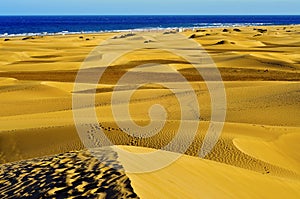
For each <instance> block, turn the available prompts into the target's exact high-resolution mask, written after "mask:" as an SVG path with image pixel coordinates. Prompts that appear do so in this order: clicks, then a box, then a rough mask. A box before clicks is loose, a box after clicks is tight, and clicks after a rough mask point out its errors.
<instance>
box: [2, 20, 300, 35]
mask: <svg viewBox="0 0 300 199" xmlns="http://www.w3.org/2000/svg"><path fill="white" fill-rule="evenodd" d="M292 24H300V15H298V16H291V15H290V16H278V15H276V16H265V15H262V16H249V15H247V16H211V15H210V16H203V15H201V16H0V36H2V37H3V36H9V35H11V36H14V35H39V34H50V35H51V34H60V33H65V34H66V33H69V34H72V33H91V32H109V31H122V30H145V29H167V28H204V27H231V26H232V27H233V26H259V25H292Z"/></svg>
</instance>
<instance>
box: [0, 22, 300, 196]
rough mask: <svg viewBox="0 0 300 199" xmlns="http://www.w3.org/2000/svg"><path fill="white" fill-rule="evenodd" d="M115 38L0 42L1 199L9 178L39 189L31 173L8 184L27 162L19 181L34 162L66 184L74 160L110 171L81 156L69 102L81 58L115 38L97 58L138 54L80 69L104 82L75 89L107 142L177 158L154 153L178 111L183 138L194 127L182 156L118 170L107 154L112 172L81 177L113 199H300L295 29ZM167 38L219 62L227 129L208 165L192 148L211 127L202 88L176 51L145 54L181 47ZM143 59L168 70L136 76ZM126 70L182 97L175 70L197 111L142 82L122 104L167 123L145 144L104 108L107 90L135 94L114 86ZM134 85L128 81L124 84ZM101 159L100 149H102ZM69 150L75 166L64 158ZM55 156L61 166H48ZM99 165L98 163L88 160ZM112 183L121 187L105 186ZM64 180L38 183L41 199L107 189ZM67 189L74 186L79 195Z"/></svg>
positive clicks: (145, 119)
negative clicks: (130, 45) (119, 52)
mask: <svg viewBox="0 0 300 199" xmlns="http://www.w3.org/2000/svg"><path fill="white" fill-rule="evenodd" d="M124 34H125V33H114V32H110V33H98V34H72V35H55V36H47V35H46V36H21V37H7V38H6V39H5V38H1V39H0V102H1V111H0V163H1V165H0V176H1V180H0V184H1V185H2V186H0V195H1V196H3V197H5V196H6V195H7V194H8V193H9V191H10V190H12V189H13V184H12V183H9V181H10V180H12V179H13V178H16V179H19V180H20V181H22V180H28V183H24V184H23V186H22V188H20V189H25V188H26V186H29V185H31V186H33V185H35V186H36V187H45V186H46V184H47V183H45V184H43V183H41V184H38V185H37V184H35V181H34V182H32V181H31V180H30V179H29V178H28V179H26V178H24V177H18V176H14V177H12V176H13V175H12V174H13V172H14V170H13V169H11V168H14V169H18V168H19V169H20V170H23V169H24V168H26V166H24V165H33V168H35V167H36V169H32V170H29V171H27V174H24V175H25V176H26V175H29V174H30V175H34V174H38V173H39V172H41V173H43V172H44V171H43V165H45V166H46V167H47V168H48V167H49V168H53V167H54V168H55V169H63V172H64V174H63V175H64V177H63V178H62V179H63V181H64V180H65V178H68V179H69V178H72V177H74V176H76V175H80V172H81V171H80V169H79V170H77V167H78V164H80V162H81V161H86V165H85V168H87V170H89V169H90V167H89V164H90V165H92V166H94V165H98V167H99V170H100V171H105V170H108V169H109V168H110V165H108V164H104V165H101V166H99V164H100V163H101V160H96V159H95V158H93V157H91V156H90V155H86V154H89V152H86V146H85V145H84V144H83V142H82V139H81V137H80V136H79V134H78V132H77V130H78V129H77V128H76V124H75V121H74V114H73V110H72V109H73V104H72V97H73V94H74V90H73V89H74V82H75V81H76V77H77V74H78V71H79V69H80V67H82V63H83V62H84V63H87V62H89V61H90V62H91V63H92V62H93V60H86V58H87V57H88V55H89V54H90V52H91V51H92V50H93V49H95V48H96V47H97V46H99V44H101V43H102V42H105V41H107V40H108V39H112V38H115V39H113V40H112V41H113V42H114V43H113V45H112V44H107V46H108V47H107V51H105V53H107V54H109V53H113V52H116V50H114V49H115V48H114V47H116V49H119V48H121V47H122V45H123V46H124V43H126V42H132V41H135V42H136V43H137V44H136V45H137V46H136V48H137V49H136V50H134V51H132V52H128V53H125V54H124V55H123V56H122V57H120V58H118V59H117V60H114V61H113V62H112V64H111V67H107V69H106V70H105V71H104V72H103V71H102V69H101V67H100V69H99V67H94V68H93V67H90V68H87V69H86V72H87V74H89V73H91V74H95V73H97V72H99V71H102V72H103V75H102V78H101V79H100V81H99V82H98V84H97V85H96V86H95V85H94V88H95V89H94V90H88V89H87V90H83V91H82V92H80V93H79V94H78V93H76V94H78V95H91V94H94V95H95V103H94V104H95V111H96V114H97V120H98V123H99V126H100V127H101V129H102V130H103V131H104V132H105V135H106V136H107V137H108V138H109V140H110V141H111V142H112V143H113V144H114V145H118V146H122V147H124V149H126V150H129V151H136V152H141V151H146V152H149V151H153V150H154V151H155V150H159V151H158V153H159V156H158V157H161V159H164V158H166V157H169V156H172V154H173V153H175V152H176V149H174V150H171V151H165V150H160V149H162V148H163V147H164V146H166V145H167V144H168V143H169V142H170V141H171V140H172V138H173V137H174V136H175V134H176V131H177V130H178V128H179V127H180V124H181V119H182V118H181V116H182V114H181V113H182V112H183V110H184V111H185V110H186V111H187V112H188V113H191V114H190V115H188V116H184V117H185V118H186V120H187V122H189V123H190V126H188V127H187V128H186V129H185V130H186V132H187V134H188V132H190V131H192V126H195V125H197V127H198V128H197V132H196V134H195V137H194V139H193V141H192V143H191V144H190V146H189V147H188V148H187V150H186V151H185V152H184V153H185V155H183V156H181V157H180V158H179V159H178V160H177V161H175V162H174V163H173V164H171V165H169V166H167V167H165V168H162V169H160V170H158V171H153V172H149V173H142V174H135V173H129V172H128V173H126V170H125V171H124V170H123V169H122V168H121V167H122V165H121V164H120V162H118V157H117V156H116V155H111V153H108V155H107V157H106V156H105V155H104V156H105V158H104V160H103V161H104V162H106V161H108V160H109V161H108V162H110V161H112V162H114V161H115V162H116V163H115V164H120V168H119V167H118V169H116V172H117V174H115V176H112V177H111V176H108V177H105V175H104V174H103V172H100V173H93V172H90V173H89V175H91V176H93V178H95V179H98V180H99V179H101V180H104V181H108V182H109V183H111V185H113V186H109V187H113V188H108V189H113V190H114V191H116V192H119V193H120V195H119V196H118V194H115V195H111V198H118V197H120V198H121V197H122V194H123V196H124V197H125V196H128V198H137V197H140V198H283V197H285V198H291V199H292V198H295V199H296V198H299V197H300V156H299V153H298V151H299V150H300V146H299V144H298V143H299V141H300V134H299V132H300V123H299V121H300V100H299V99H300V92H299V88H300V54H299V52H300V42H299V41H300V26H299V25H293V26H292V25H291V26H248V27H219V28H197V29H194V30H191V29H186V30H185V31H184V32H181V33H179V32H172V33H170V32H168V34H166V31H165V30H160V31H153V32H143V31H140V32H134V34H132V33H129V34H127V35H126V34H125V36H124ZM130 34H132V35H130ZM116 35H117V37H116ZM120 35H121V36H120ZM122 35H123V36H122ZM174 35H181V36H185V37H186V40H187V41H188V40H189V41H193V42H197V43H198V44H200V45H201V48H203V49H204V50H205V51H206V52H207V53H208V55H209V56H210V58H211V60H212V61H213V63H214V64H215V66H216V67H217V69H218V71H219V72H220V74H221V77H222V81H223V84H224V88H225V93H226V117H225V121H224V127H223V129H222V132H221V135H220V137H219V139H218V141H217V143H216V145H215V146H214V147H213V149H212V150H211V151H210V153H208V155H207V156H206V157H205V158H200V157H199V151H200V149H201V146H202V144H203V139H204V137H205V134H206V132H207V130H208V128H209V125H210V123H211V118H212V114H211V111H212V108H211V105H212V103H213V101H212V99H211V96H210V93H209V89H208V85H207V82H205V81H204V79H203V77H201V75H197V73H196V72H197V71H195V68H194V67H193V65H192V64H191V63H189V62H187V60H184V59H183V58H182V57H180V56H179V55H175V54H172V53H171V52H168V51H165V50H163V49H158V48H151V47H148V48H147V45H148V44H149V45H152V44H151V43H153V45H155V43H159V41H160V39H161V38H166V41H168V42H169V43H170V46H171V44H172V45H173V44H174V45H178V46H184V45H185V43H180V42H181V40H178V41H177V40H174V39H172V38H175V36H174ZM169 43H168V44H169ZM109 45H111V46H109ZM140 46H142V48H140ZM138 48H139V49H138ZM105 53H104V55H102V56H105V55H106V54H105ZM147 63H156V64H164V65H168V66H171V68H172V71H170V70H166V71H164V70H163V69H161V70H157V68H155V67H152V66H148V67H147V68H146V70H144V71H143V73H141V72H140V71H139V70H138V69H134V68H135V67H136V66H138V65H143V64H147ZM128 71H133V74H136V75H137V77H134V76H133V77H132V78H136V79H139V78H140V79H143V78H144V77H157V78H159V77H160V76H161V78H162V79H163V80H164V81H166V82H167V83H166V85H168V86H170V87H171V88H174V89H175V90H178V91H181V90H180V88H181V87H180V86H182V85H183V83H182V82H179V81H175V80H176V78H175V80H173V76H174V74H175V73H180V74H182V76H184V77H185V78H186V80H187V81H188V82H189V85H190V86H191V88H193V90H194V91H195V93H196V98H197V100H198V101H199V104H198V105H199V108H200V114H199V115H198V113H196V114H194V115H193V114H192V110H189V107H188V106H186V107H185V106H180V102H179V101H178V100H177V98H176V96H175V94H174V93H172V92H171V91H170V90H169V89H167V88H166V86H162V85H160V83H161V82H159V81H157V82H153V83H148V84H145V85H143V86H142V87H139V88H138V89H137V90H135V92H133V94H132V95H131V98H130V102H129V105H128V107H129V110H130V114H131V117H132V119H133V120H134V122H135V123H136V124H138V125H141V126H146V125H147V124H149V123H151V120H150V118H149V115H148V110H149V108H150V107H151V106H152V105H154V104H160V105H162V106H163V107H164V108H165V111H166V113H167V120H166V122H165V123H164V126H163V127H162V129H161V131H160V132H158V133H157V134H155V135H154V136H152V137H147V138H140V137H132V136H128V134H126V133H125V132H124V130H123V129H122V128H120V127H119V126H118V123H117V121H115V118H114V113H113V112H112V104H111V99H112V97H113V95H115V93H117V94H120V96H123V95H124V96H127V95H129V94H130V93H131V92H132V90H131V89H130V87H129V88H127V87H125V88H124V89H122V85H121V90H115V89H116V88H115V85H116V84H117V83H118V81H119V79H120V78H121V77H122V76H123V75H124V74H126V72H128ZM143 75H144V76H143ZM136 79H132V84H134V82H135V81H137V80H136ZM80 83H83V84H84V83H86V84H88V83H89V82H80ZM183 99H187V100H188V99H190V94H189V93H183ZM119 103H120V104H122V102H119ZM82 109H83V108H82ZM121 120H122V118H121ZM122 121H123V120H122ZM123 122H125V123H126V122H127V121H125V120H124V121H123ZM158 122H159V121H158ZM216 122H222V121H216ZM186 136H187V137H189V136H188V135H186ZM100 152H101V153H100ZM100 152H99V153H100V154H102V153H103V154H106V151H105V150H104V151H100ZM58 154H59V155H58ZM70 154H72V155H73V156H72V157H78V158H77V159H76V160H79V159H80V161H73V160H72V158H70ZM82 154H83V155H82ZM104 156H103V157H104ZM101 157H102V156H101ZM53 159H55V160H56V161H58V162H59V164H58V165H55V164H53V165H52V164H51V163H52V162H53ZM97 161H100V163H99V164H97V163H95V162H97ZM65 163H66V164H65ZM110 163H111V162H110ZM12 164H13V165H12ZM59 165H66V166H59ZM55 166H57V167H55ZM74 168H75V170H74ZM53 173H54V174H51V175H52V177H55V175H59V173H60V170H56V171H55V172H53ZM175 174H176V175H175ZM22 175H23V174H22ZM43 175H47V174H43ZM103 176H104V177H103ZM116 176H121V177H120V178H118V177H116ZM115 178H116V179H121V180H111V179H115ZM54 179H55V178H54ZM83 181H84V180H83ZM68 182H69V181H68ZM72 182H73V181H72V180H71V182H70V183H69V184H68V183H65V184H63V185H53V186H52V187H51V186H49V187H46V188H45V189H43V190H44V192H43V193H47V194H48V196H49V197H51V196H57V195H55V194H57V193H58V192H57V191H59V190H65V193H68V194H69V195H68V196H72V195H73V196H74V195H76V194H79V195H80V194H83V193H84V194H91V193H92V194H95V195H96V196H97V197H99V198H101V197H105V196H107V195H109V194H111V193H112V192H109V191H103V190H96V188H90V189H89V187H88V186H87V184H88V183H87V184H84V183H83V182H80V183H81V185H79V184H80V183H79V184H78V186H79V187H78V186H77V185H76V186H75V185H74V184H72ZM82 183H83V184H82ZM95 183H96V182H95ZM26 184H27V185H26ZM28 184H29V185H28ZM96 184H97V183H96ZM57 186H61V187H57ZM80 186H81V187H80ZM1 187H2V188H1ZM66 187H77V188H76V189H77V192H74V191H73V192H72V191H70V189H65V188H66ZM84 187H85V188H84ZM93 190H94V191H93ZM121 193H122V194H121ZM13 194H16V193H13ZM24 194H25V193H24ZM97 194H98V195H97ZM15 196H17V195H15ZM19 197H20V196H19Z"/></svg>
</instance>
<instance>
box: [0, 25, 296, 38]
mask: <svg viewBox="0 0 300 199" xmlns="http://www.w3.org/2000/svg"><path fill="white" fill-rule="evenodd" d="M298 26H300V24H288V25H274V24H270V25H268V24H261V25H246V26H245V25H241V26H239V25H232V26H207V27H203V26H199V27H169V28H144V29H141V28H137V29H126V30H106V31H82V32H69V31H61V32H56V33H48V32H43V33H16V34H7V33H4V34H0V38H4V39H5V38H18V37H34V36H69V35H98V34H106V33H123V32H124V33H127V32H163V31H177V32H189V31H192V32H194V31H196V30H197V29H204V30H211V29H220V28H249V27H278V28H280V27H281V28H283V27H298Z"/></svg>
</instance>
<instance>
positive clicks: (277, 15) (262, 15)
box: [0, 14, 300, 16]
mask: <svg viewBox="0 0 300 199" xmlns="http://www.w3.org/2000/svg"><path fill="white" fill-rule="evenodd" d="M0 16H300V14H0Z"/></svg>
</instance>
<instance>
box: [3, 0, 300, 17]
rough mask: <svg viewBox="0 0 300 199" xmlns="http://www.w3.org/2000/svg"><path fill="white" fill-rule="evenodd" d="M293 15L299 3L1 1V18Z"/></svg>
mask: <svg viewBox="0 0 300 199" xmlns="http://www.w3.org/2000/svg"><path fill="white" fill-rule="evenodd" d="M123 14H125V15H128V14H145V15H147V14H198V15H207V14H245V15H247V14H291V15H293V14H294V15H300V0H2V1H1V5H0V15H123Z"/></svg>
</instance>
